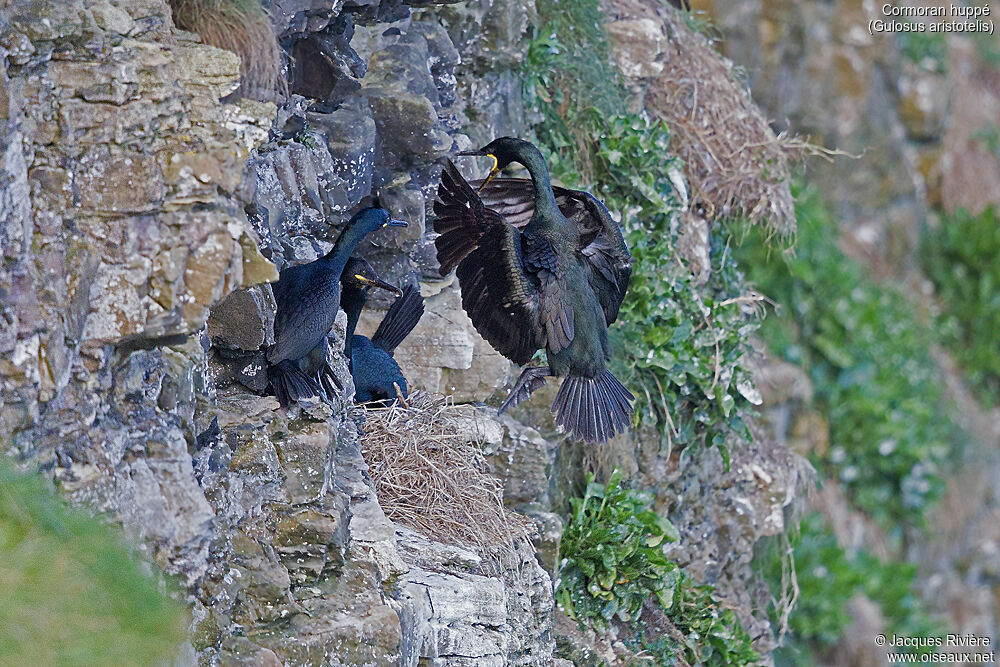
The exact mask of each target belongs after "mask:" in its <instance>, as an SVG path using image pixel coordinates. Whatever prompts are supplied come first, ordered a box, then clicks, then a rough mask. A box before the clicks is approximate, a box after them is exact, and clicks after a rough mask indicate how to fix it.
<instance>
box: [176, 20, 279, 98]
mask: <svg viewBox="0 0 1000 667" xmlns="http://www.w3.org/2000/svg"><path fill="white" fill-rule="evenodd" d="M170 7H171V9H172V10H173V14H174V24H175V25H176V26H177V27H178V28H182V29H183V30H188V31H190V32H196V33H198V35H200V36H201V39H202V41H203V42H204V43H206V44H210V45H212V46H215V47H218V48H220V49H225V50H226V51H232V52H233V53H235V54H236V55H238V56H239V57H240V62H241V67H240V72H241V74H242V79H243V83H242V86H241V87H240V90H241V92H242V94H243V95H245V96H247V97H252V98H255V99H258V100H262V101H271V100H273V99H274V98H275V96H276V94H278V93H280V94H284V93H285V92H286V90H287V84H286V83H285V81H284V78H283V77H282V62H283V58H284V54H283V52H282V50H281V47H280V46H279V45H278V40H277V38H276V37H275V35H274V31H273V30H272V27H271V19H270V17H269V16H268V14H267V12H266V11H265V10H264V8H263V7H262V6H261V4H260V2H259V1H258V0H170Z"/></svg>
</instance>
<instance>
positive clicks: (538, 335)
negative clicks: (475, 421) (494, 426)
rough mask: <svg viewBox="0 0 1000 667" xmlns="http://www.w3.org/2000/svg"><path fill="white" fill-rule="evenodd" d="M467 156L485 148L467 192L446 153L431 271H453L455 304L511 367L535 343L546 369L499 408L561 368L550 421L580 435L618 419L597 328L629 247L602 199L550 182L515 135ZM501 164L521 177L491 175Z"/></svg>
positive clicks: (628, 412) (619, 423) (591, 438)
mask: <svg viewBox="0 0 1000 667" xmlns="http://www.w3.org/2000/svg"><path fill="white" fill-rule="evenodd" d="M468 154H475V155H488V156H491V157H495V158H496V160H497V163H496V166H495V168H494V170H493V172H491V174H490V177H488V178H487V179H486V180H485V182H481V183H477V185H479V192H477V191H476V190H475V189H474V188H473V186H472V184H470V183H468V182H467V181H465V179H464V178H463V177H462V175H461V174H460V173H459V172H458V170H457V169H456V168H455V166H454V164H452V163H451V162H450V161H448V162H447V164H446V165H445V169H444V171H443V172H442V175H441V185H440V186H439V188H438V201H436V202H435V204H434V211H435V213H436V215H437V218H436V220H435V223H434V224H435V229H436V231H437V232H438V233H439V234H440V236H439V237H438V239H437V240H436V242H435V243H436V246H437V250H438V261H439V263H440V264H441V273H442V275H445V274H447V273H448V272H449V271H451V270H452V269H455V270H456V274H457V276H458V279H459V283H460V285H461V288H462V305H463V307H464V308H465V310H466V312H467V313H468V314H469V317H470V319H471V320H472V322H473V325H474V326H475V327H476V330H477V331H479V333H480V334H482V336H483V337H484V338H485V339H486V340H487V341H489V343H490V344H491V345H493V347H494V348H495V349H496V350H497V351H498V352H500V353H501V354H503V355H504V356H506V357H507V358H509V359H511V360H512V361H514V362H515V363H518V364H522V365H523V364H526V363H528V361H530V359H531V358H532V356H533V355H534V353H535V352H536V351H537V350H539V349H541V348H543V347H544V348H545V350H546V356H547V357H548V364H549V365H548V366H536V367H528V368H525V369H524V371H523V372H522V374H521V377H520V378H519V380H518V382H517V384H516V385H515V387H514V389H513V390H512V391H511V393H510V396H508V398H507V400H506V401H505V402H504V405H503V406H501V412H503V411H504V410H506V409H507V408H509V407H510V406H512V405H516V404H517V403H518V402H520V401H522V400H525V399H526V398H528V397H529V396H530V395H531V392H533V391H534V390H536V389H537V388H538V387H540V386H541V385H543V384H544V383H545V380H544V377H545V376H546V375H555V376H559V377H565V380H564V381H563V384H562V386H561V387H560V389H559V392H558V393H557V395H556V399H555V401H554V402H553V406H552V410H553V412H555V413H556V423H557V424H559V425H560V426H561V427H563V428H564V429H565V430H567V431H569V432H570V433H572V434H573V435H574V436H576V437H578V438H580V439H582V440H585V441H587V442H601V441H605V440H607V439H609V438H611V437H612V436H614V435H615V434H616V433H619V432H621V431H623V430H625V429H627V428H628V425H629V423H630V421H631V416H632V414H633V409H632V406H631V401H632V400H633V397H632V395H631V394H630V393H629V392H628V390H627V389H625V387H623V386H622V385H621V383H620V382H618V380H617V379H615V377H614V376H613V375H612V374H611V373H610V372H609V371H608V370H607V367H606V363H607V361H609V360H610V358H611V348H610V344H609V343H608V337H607V327H608V325H609V324H611V323H612V322H614V321H615V319H617V317H618V310H619V307H620V306H621V302H622V299H624V297H625V292H626V290H627V289H628V283H629V279H630V277H631V272H632V269H631V261H632V260H631V256H630V255H629V252H628V248H627V247H626V245H625V241H624V239H623V238H622V235H621V231H620V230H619V229H618V225H617V224H615V222H614V220H613V219H612V218H611V215H610V213H609V212H608V210H607V208H606V207H605V206H604V204H603V203H601V202H600V201H599V200H598V199H596V198H595V197H593V196H592V195H590V194H589V193H586V192H580V191H576V190H567V189H565V188H555V189H554V188H552V186H551V182H550V179H549V173H548V166H547V165H546V164H545V160H544V158H543V157H542V155H541V153H539V152H538V149H537V148H535V147H534V146H532V145H531V144H530V143H528V142H526V141H522V140H520V139H514V138H511V137H503V138H501V139H497V140H495V141H493V142H491V143H490V144H488V145H487V146H485V147H484V148H483V149H481V150H479V151H473V152H470V153H468ZM511 162H518V163H520V164H522V165H524V166H525V167H526V168H527V169H528V172H529V174H530V175H531V180H530V181H528V180H525V179H495V180H494V179H493V178H492V177H493V176H494V175H495V173H496V172H497V171H499V170H500V169H503V168H504V167H506V166H507V165H508V164H510V163H511Z"/></svg>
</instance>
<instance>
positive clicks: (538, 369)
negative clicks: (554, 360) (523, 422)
mask: <svg viewBox="0 0 1000 667" xmlns="http://www.w3.org/2000/svg"><path fill="white" fill-rule="evenodd" d="M551 374H552V371H551V370H550V369H549V367H548V366H528V367H527V368H525V369H524V370H523V371H521V376H520V377H519V378H517V383H516V384H515V385H514V388H513V389H511V390H510V394H508V395H507V400H505V401H504V402H503V405H501V406H500V410H499V411H498V414H501V415H502V414H503V413H505V412H506V411H507V410H508V409H510V408H512V407H514V406H515V405H517V404H518V403H520V402H521V401H525V400H527V399H528V398H529V397H530V396H531V394H532V393H534V392H535V391H537V390H538V389H541V388H542V387H543V386H545V376H547V375H551Z"/></svg>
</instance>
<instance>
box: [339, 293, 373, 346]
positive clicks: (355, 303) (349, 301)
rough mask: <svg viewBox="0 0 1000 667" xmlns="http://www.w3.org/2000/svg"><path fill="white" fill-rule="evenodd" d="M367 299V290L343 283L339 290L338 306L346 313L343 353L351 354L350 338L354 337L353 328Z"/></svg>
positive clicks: (356, 325)
mask: <svg viewBox="0 0 1000 667" xmlns="http://www.w3.org/2000/svg"><path fill="white" fill-rule="evenodd" d="M367 300H368V293H367V290H364V289H360V288H358V287H354V286H352V285H344V286H343V287H341V290H340V307H341V308H343V309H344V312H345V313H346V314H347V334H346V336H347V337H346V339H345V340H344V355H345V356H347V357H350V356H351V340H352V339H353V338H354V330H355V329H357V328H358V320H359V319H361V311H362V310H363V309H364V307H365V302H366V301H367Z"/></svg>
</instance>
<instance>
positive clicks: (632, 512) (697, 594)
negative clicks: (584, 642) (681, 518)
mask: <svg viewBox="0 0 1000 667" xmlns="http://www.w3.org/2000/svg"><path fill="white" fill-rule="evenodd" d="M651 502H652V498H651V497H650V496H649V494H645V493H641V492H639V491H635V490H632V489H628V488H626V487H624V486H623V485H622V476H621V473H620V472H618V471H615V472H614V473H613V474H612V475H611V478H610V479H609V480H608V483H607V484H598V483H595V482H594V481H593V479H590V480H588V484H587V489H586V492H585V494H584V496H583V498H575V499H572V500H571V501H570V503H571V506H572V508H573V511H572V514H571V516H570V518H569V521H568V522H567V526H566V531H565V532H564V533H563V537H562V541H561V542H560V550H561V553H562V557H563V564H562V568H561V571H560V577H561V581H560V584H559V588H558V590H557V591H556V599H557V600H558V602H559V605H560V607H561V608H562V609H563V611H564V612H566V614H568V615H569V616H570V617H571V618H573V619H576V620H578V621H589V622H591V623H593V624H594V625H595V626H597V627H606V626H607V624H608V623H609V622H611V621H612V620H614V619H617V620H618V621H621V622H623V623H625V624H627V627H628V628H629V630H630V632H631V634H632V638H631V643H632V645H633V647H634V648H635V649H636V650H638V651H641V652H643V653H644V654H646V655H651V656H653V657H654V660H655V662H657V664H672V663H673V662H675V661H676V658H677V657H678V656H682V657H683V658H684V659H685V661H687V662H688V663H689V664H720V665H745V664H749V663H753V662H756V661H757V660H758V659H759V656H757V654H756V653H755V652H754V651H753V649H752V646H751V641H750V638H749V636H747V634H746V632H744V631H743V629H742V627H741V626H740V624H739V621H738V620H737V619H736V616H735V614H733V612H732V610H730V609H723V608H722V607H721V606H720V604H719V601H718V600H716V599H715V597H714V595H713V589H712V587H711V586H699V585H697V584H695V583H694V582H693V581H692V580H691V578H690V577H688V576H687V575H685V574H684V573H683V572H682V571H681V570H680V569H679V568H678V567H677V565H676V563H674V562H672V561H671V560H669V559H668V558H667V557H666V556H665V555H664V553H663V545H664V543H665V542H670V541H674V540H676V539H677V532H676V530H675V529H674V527H673V525H671V524H670V522H669V521H667V520H666V519H664V518H663V517H660V516H658V515H657V514H656V512H654V511H653V510H651V509H650V503H651ZM650 605H654V606H655V607H656V608H657V609H658V611H659V612H662V614H663V615H664V617H665V619H666V621H667V623H669V624H670V627H671V630H672V632H670V633H669V634H665V633H663V632H652V631H650V626H651V624H652V625H655V619H652V620H651V619H646V622H641V623H640V622H639V621H640V618H642V617H643V616H644V614H648V613H649V612H648V610H649V606H650ZM658 630H661V631H662V628H658Z"/></svg>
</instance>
